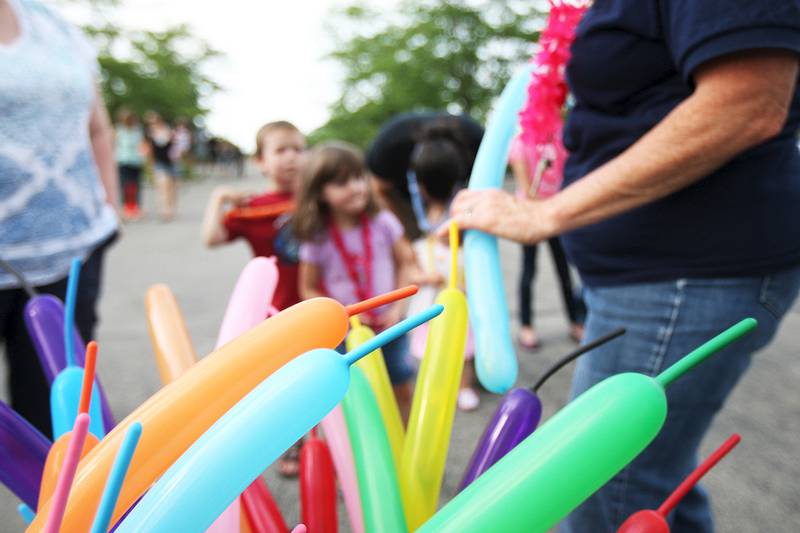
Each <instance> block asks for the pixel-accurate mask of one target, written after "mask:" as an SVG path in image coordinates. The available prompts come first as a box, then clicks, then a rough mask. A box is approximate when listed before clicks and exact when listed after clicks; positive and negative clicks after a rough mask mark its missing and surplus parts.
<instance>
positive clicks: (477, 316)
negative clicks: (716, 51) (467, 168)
mask: <svg viewBox="0 0 800 533" xmlns="http://www.w3.org/2000/svg"><path fill="white" fill-rule="evenodd" d="M532 68H533V67H532V66H531V65H528V66H527V67H525V68H523V69H521V70H520V71H519V72H517V73H516V74H515V75H514V77H513V78H511V81H509V82H508V85H507V86H506V88H505V89H504V90H503V93H502V94H501V95H500V99H499V100H498V103H497V107H496V108H495V110H494V113H493V115H492V118H491V119H490V121H489V124H488V126H487V128H486V133H485V134H484V136H483V141H482V142H481V146H480V148H479V149H478V154H477V155H476V156H475V164H474V165H473V167H472V174H471V176H470V179H469V188H470V189H476V190H481V189H497V188H500V187H501V185H502V183H503V177H504V175H505V168H506V161H507V160H508V157H507V156H508V150H509V147H510V146H511V139H512V137H513V136H514V132H515V130H516V126H517V112H518V111H519V110H520V109H521V108H522V105H523V103H524V102H525V96H526V90H527V88H528V81H529V80H530V77H531V72H532ZM464 270H465V273H466V278H467V294H468V301H469V316H470V322H471V324H472V330H473V332H474V335H475V368H476V370H477V373H478V379H479V380H480V382H481V383H482V384H483V386H484V387H486V388H487V389H488V390H490V391H492V392H494V393H498V394H500V393H504V392H506V391H507V390H508V389H510V388H511V387H512V386H513V385H514V382H515V381H516V379H517V356H516V354H515V353H514V346H513V344H512V342H511V328H510V326H509V318H508V305H507V303H506V297H505V288H504V285H503V276H502V272H501V269H500V253H499V250H498V247H497V238H495V237H493V236H491V235H489V234H487V233H483V232H480V231H476V230H468V231H467V232H466V235H465V237H464Z"/></svg>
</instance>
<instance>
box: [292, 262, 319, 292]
mask: <svg viewBox="0 0 800 533" xmlns="http://www.w3.org/2000/svg"><path fill="white" fill-rule="evenodd" d="M321 279H322V273H321V272H320V269H319V267H318V266H317V265H314V264H312V263H304V262H302V261H301V262H300V267H299V271H298V281H297V283H298V287H297V291H298V293H299V294H300V299H301V300H308V299H311V298H318V297H320V296H325V294H323V293H322V291H321V290H319V286H320V280H321Z"/></svg>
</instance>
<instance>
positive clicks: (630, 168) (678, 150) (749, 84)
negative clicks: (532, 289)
mask: <svg viewBox="0 0 800 533" xmlns="http://www.w3.org/2000/svg"><path fill="white" fill-rule="evenodd" d="M797 73H798V58H797V56H795V55H793V54H791V53H789V52H783V51H773V50H762V51H757V52H750V53H746V54H738V55H735V56H726V57H723V58H720V59H717V60H715V61H711V62H709V63H707V64H705V65H703V66H701V67H700V68H698V69H697V72H696V73H695V75H694V81H695V85H696V89H695V91H694V93H692V95H691V96H690V97H688V98H687V99H686V100H684V101H683V102H681V104H679V105H678V106H677V107H676V108H675V109H673V110H672V112H670V113H669V115H667V116H666V117H665V118H664V119H663V120H662V121H661V122H660V123H659V124H658V125H657V126H655V127H654V128H653V129H652V130H650V131H649V132H648V133H647V134H645V135H644V136H643V137H642V138H641V139H639V140H638V141H637V142H636V143H635V144H633V145H632V146H631V147H630V148H628V149H627V150H626V151H625V152H623V153H622V154H620V155H619V156H617V157H616V158H614V159H612V160H611V161H609V162H608V163H606V164H605V165H602V166H600V167H598V168H597V169H595V170H594V171H592V172H591V173H589V174H588V175H586V176H585V177H584V178H582V179H580V180H578V181H577V182H575V183H573V184H572V185H570V186H569V187H567V188H566V189H564V190H563V191H561V192H560V193H559V194H556V195H555V196H553V197H551V198H549V199H547V200H522V201H517V200H515V199H514V198H513V197H512V196H510V195H508V194H506V193H503V192H502V191H498V190H493V191H464V192H462V193H460V194H459V195H458V197H457V198H456V199H455V201H454V202H453V207H452V213H453V216H454V218H455V219H456V221H457V222H458V224H459V226H460V227H462V228H474V229H481V230H484V231H487V232H490V233H492V234H495V235H498V236H501V237H505V238H508V239H511V240H516V241H521V242H528V243H535V242H538V241H541V240H543V239H546V238H549V237H552V236H553V235H558V234H560V233H563V232H565V231H569V230H571V229H575V228H578V227H581V226H586V225H588V224H592V223H595V222H598V221H601V220H604V219H607V218H610V217H612V216H614V215H617V214H620V213H622V212H625V211H628V210H630V209H633V208H636V207H639V206H641V205H644V204H647V203H650V202H653V201H655V200H658V199H660V198H663V197H665V196H667V195H669V194H671V193H673V192H675V191H677V190H680V189H682V188H684V187H687V186H689V185H691V184H693V183H695V182H697V181H699V180H700V179H702V178H704V177H705V176H708V175H709V174H710V173H711V172H713V171H714V170H716V169H717V168H719V167H721V166H722V165H724V164H725V163H727V162H728V161H730V160H731V159H732V158H733V157H735V156H736V155H737V154H739V153H741V152H743V151H745V150H747V149H749V148H752V147H753V146H757V145H759V144H761V143H763V142H764V141H766V140H768V139H770V138H771V137H773V136H775V135H777V134H778V133H779V132H780V131H781V129H782V128H783V126H784V124H785V122H786V118H787V115H788V110H789V106H790V105H791V101H792V97H793V95H794V91H795V82H796V79H797Z"/></svg>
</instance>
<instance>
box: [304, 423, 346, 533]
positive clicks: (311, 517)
mask: <svg viewBox="0 0 800 533" xmlns="http://www.w3.org/2000/svg"><path fill="white" fill-rule="evenodd" d="M300 501H301V504H302V506H301V509H302V522H303V524H305V526H306V527H307V528H308V533H336V530H337V527H338V520H337V518H336V476H335V474H334V473H333V459H332V458H331V452H330V450H329V449H328V445H327V444H325V442H324V441H322V440H320V439H319V438H317V435H316V431H313V430H312V432H311V435H310V436H309V437H308V439H306V441H305V442H304V443H303V448H302V449H301V450H300Z"/></svg>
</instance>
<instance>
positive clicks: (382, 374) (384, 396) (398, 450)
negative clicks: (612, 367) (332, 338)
mask: <svg viewBox="0 0 800 533" xmlns="http://www.w3.org/2000/svg"><path fill="white" fill-rule="evenodd" d="M374 336H375V333H373V332H372V330H371V329H370V328H369V327H367V326H364V325H362V324H361V322H360V321H359V320H358V317H357V316H353V317H351V318H350V333H348V334H347V340H346V346H347V351H348V352H349V351H351V350H353V349H355V348H356V347H357V346H360V345H361V344H364V343H365V342H367V341H368V340H369V339H371V338H372V337H374ZM356 366H357V367H359V368H360V369H361V370H362V371H363V372H364V375H365V376H366V377H367V381H368V382H369V385H370V388H371V389H372V392H373V393H374V394H375V399H376V400H377V401H378V409H379V410H380V412H381V418H382V419H383V425H384V426H386V434H387V435H388V437H389V445H390V447H391V448H392V457H393V458H394V467H395V469H398V470H399V469H400V458H401V457H402V454H403V440H404V439H405V430H404V429H403V419H402V418H401V417H400V409H399V408H398V407H397V399H396V398H395V397H394V391H393V390H392V382H391V380H390V379H389V372H388V371H387V370H386V362H385V361H384V360H383V352H382V351H381V350H380V348H379V349H377V350H375V351H374V352H372V353H371V354H369V355H368V356H366V357H364V358H362V359H361V360H360V361H358V362H357V363H356Z"/></svg>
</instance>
